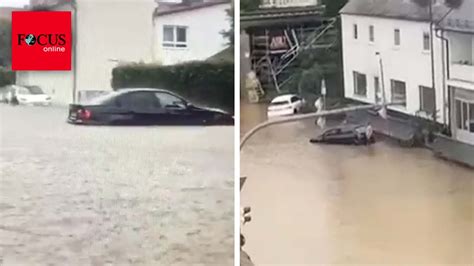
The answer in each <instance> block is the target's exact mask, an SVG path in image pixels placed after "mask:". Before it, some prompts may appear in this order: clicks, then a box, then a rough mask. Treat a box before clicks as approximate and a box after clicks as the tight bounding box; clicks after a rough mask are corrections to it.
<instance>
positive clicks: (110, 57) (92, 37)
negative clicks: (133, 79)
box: [77, 0, 156, 90]
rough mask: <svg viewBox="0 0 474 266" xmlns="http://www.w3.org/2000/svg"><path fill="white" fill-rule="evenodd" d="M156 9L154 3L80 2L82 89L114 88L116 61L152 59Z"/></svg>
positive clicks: (79, 84)
mask: <svg viewBox="0 0 474 266" xmlns="http://www.w3.org/2000/svg"><path fill="white" fill-rule="evenodd" d="M155 7H156V3H154V1H153V0H120V1H116V0H78V24H79V25H78V28H77V30H78V43H77V44H78V47H77V61H78V62H77V63H78V72H77V75H78V76H77V79H78V80H77V87H78V90H83V89H100V90H101V89H106V90H108V89H111V78H112V69H113V68H114V67H115V66H117V62H114V60H119V61H125V62H140V61H143V62H150V61H151V60H152V51H153V11H154V8H155Z"/></svg>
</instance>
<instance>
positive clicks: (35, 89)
mask: <svg viewBox="0 0 474 266" xmlns="http://www.w3.org/2000/svg"><path fill="white" fill-rule="evenodd" d="M25 88H26V89H27V90H28V91H29V92H30V94H36V95H37V94H44V92H43V90H42V89H41V88H40V87H38V86H25Z"/></svg>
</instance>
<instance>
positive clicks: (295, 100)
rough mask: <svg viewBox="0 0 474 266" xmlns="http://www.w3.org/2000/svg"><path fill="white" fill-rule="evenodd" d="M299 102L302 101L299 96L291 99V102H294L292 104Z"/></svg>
mask: <svg viewBox="0 0 474 266" xmlns="http://www.w3.org/2000/svg"><path fill="white" fill-rule="evenodd" d="M299 100H300V98H299V97H297V96H293V97H291V102H292V103H294V102H297V101H299Z"/></svg>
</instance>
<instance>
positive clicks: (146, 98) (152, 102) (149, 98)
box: [117, 92, 161, 111]
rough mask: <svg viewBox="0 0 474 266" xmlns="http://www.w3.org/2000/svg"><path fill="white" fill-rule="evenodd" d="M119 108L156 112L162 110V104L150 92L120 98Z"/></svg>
mask: <svg viewBox="0 0 474 266" xmlns="http://www.w3.org/2000/svg"><path fill="white" fill-rule="evenodd" d="M117 103H118V104H119V106H123V107H128V108H131V109H132V110H141V111H147V110H150V111H151V110H156V109H159V108H161V105H160V102H159V101H157V98H156V97H153V95H152V93H149V92H133V93H128V94H124V95H122V96H120V97H119V99H118V101H117Z"/></svg>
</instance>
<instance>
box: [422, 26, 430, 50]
mask: <svg viewBox="0 0 474 266" xmlns="http://www.w3.org/2000/svg"><path fill="white" fill-rule="evenodd" d="M426 36H428V47H426V46H425V37H426ZM422 42H423V43H422V44H423V51H425V52H429V51H430V50H431V36H430V33H429V32H427V31H424V32H423V39H422Z"/></svg>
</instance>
